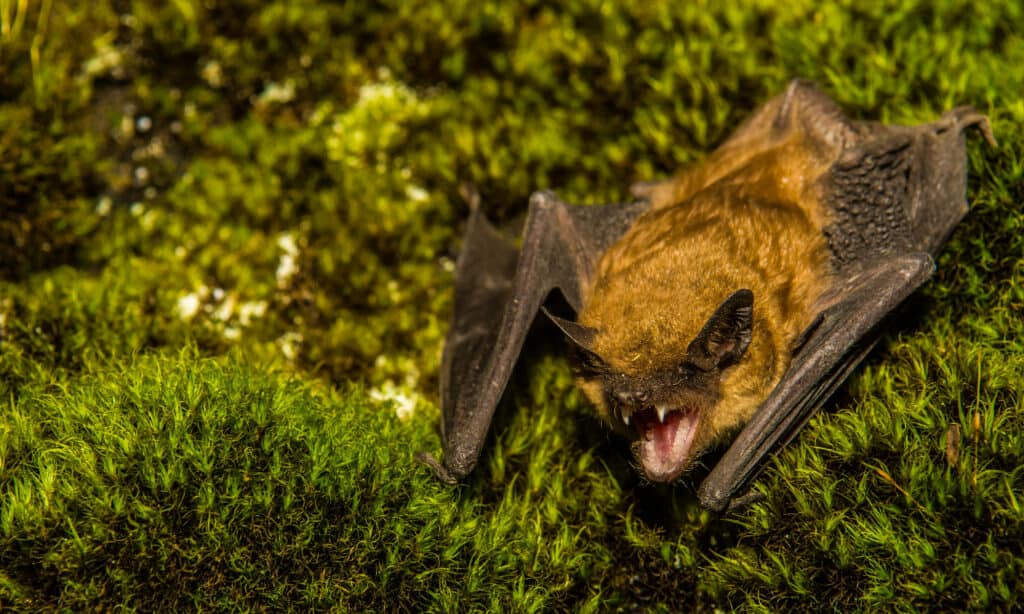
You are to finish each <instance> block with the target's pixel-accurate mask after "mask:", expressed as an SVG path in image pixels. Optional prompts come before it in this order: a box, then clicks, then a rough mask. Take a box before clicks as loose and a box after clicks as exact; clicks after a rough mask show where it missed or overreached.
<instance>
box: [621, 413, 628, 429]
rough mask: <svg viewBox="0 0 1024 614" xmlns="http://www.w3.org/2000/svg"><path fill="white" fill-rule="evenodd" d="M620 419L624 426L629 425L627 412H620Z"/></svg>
mask: <svg viewBox="0 0 1024 614" xmlns="http://www.w3.org/2000/svg"><path fill="white" fill-rule="evenodd" d="M622 421H623V422H624V423H625V424H626V426H629V414H627V413H623V414H622Z"/></svg>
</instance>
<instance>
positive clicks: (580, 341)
mask: <svg viewBox="0 0 1024 614" xmlns="http://www.w3.org/2000/svg"><path fill="white" fill-rule="evenodd" d="M540 310H541V311H543V312H544V315H546V316H547V317H548V319H550V320H551V321H552V322H554V323H555V326H557V327H558V328H560V329H562V332H563V333H565V336H566V337H568V338H569V341H572V342H573V344H575V345H576V347H578V348H580V349H581V350H586V351H588V352H593V351H594V337H596V336H597V329H595V328H590V327H589V326H584V325H582V324H580V323H579V322H573V321H571V320H566V319H565V318H560V317H558V316H556V315H555V314H553V313H551V312H550V311H548V309H547V307H541V308H540Z"/></svg>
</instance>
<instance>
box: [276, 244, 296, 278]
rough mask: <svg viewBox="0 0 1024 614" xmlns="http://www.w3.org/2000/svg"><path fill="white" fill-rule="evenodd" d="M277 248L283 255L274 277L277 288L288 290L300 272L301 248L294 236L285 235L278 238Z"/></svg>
mask: <svg viewBox="0 0 1024 614" xmlns="http://www.w3.org/2000/svg"><path fill="white" fill-rule="evenodd" d="M277 247H278V248H280V250H281V251H282V252H283V253H282V254H281V259H280V260H279V261H278V263H277V270H276V271H275V272H274V276H275V277H276V278H277V287H278V288H286V287H288V284H289V283H290V282H291V280H292V278H293V277H295V275H296V274H298V272H299V246H298V245H297V244H296V243H295V236H294V235H292V234H283V235H281V236H280V237H278V238H277Z"/></svg>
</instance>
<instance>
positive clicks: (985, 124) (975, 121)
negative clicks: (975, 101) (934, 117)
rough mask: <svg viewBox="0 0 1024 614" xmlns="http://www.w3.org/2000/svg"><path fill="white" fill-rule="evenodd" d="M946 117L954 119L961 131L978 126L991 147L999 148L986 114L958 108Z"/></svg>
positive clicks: (975, 110)
mask: <svg viewBox="0 0 1024 614" xmlns="http://www.w3.org/2000/svg"><path fill="white" fill-rule="evenodd" d="M946 115H947V116H949V117H952V118H953V119H954V120H955V121H956V123H957V124H958V125H959V126H960V128H961V129H966V128H970V127H972V126H976V127H977V128H978V130H981V134H982V135H983V136H984V137H985V140H986V141H987V142H988V144H989V145H991V146H993V147H998V146H999V143H997V142H996V137H995V135H994V134H993V133H992V124H990V123H989V121H988V116H987V115H985V114H984V113H980V112H978V110H977V109H975V108H974V107H971V106H966V107H957V108H956V109H953V110H952V111H950V112H949V113H947V114H946Z"/></svg>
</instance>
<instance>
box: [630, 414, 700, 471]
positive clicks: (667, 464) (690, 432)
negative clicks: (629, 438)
mask: <svg viewBox="0 0 1024 614" xmlns="http://www.w3.org/2000/svg"><path fill="white" fill-rule="evenodd" d="M698 417H699V414H698V413H697V412H696V411H693V410H690V411H680V410H677V411H670V412H668V414H666V415H665V421H664V422H662V421H661V420H659V419H658V416H657V414H656V413H655V412H653V411H649V412H643V413H642V414H640V415H638V416H637V418H638V420H637V429H638V430H639V432H640V463H641V464H642V465H643V468H644V472H645V473H646V474H647V477H648V478H650V479H651V480H654V481H656V482H667V481H669V480H672V479H675V478H676V477H677V476H678V475H679V474H680V473H682V472H683V470H684V469H685V468H686V465H687V461H689V457H690V454H689V453H690V447H691V446H692V445H693V437H694V435H695V434H696V433H697V422H698Z"/></svg>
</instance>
